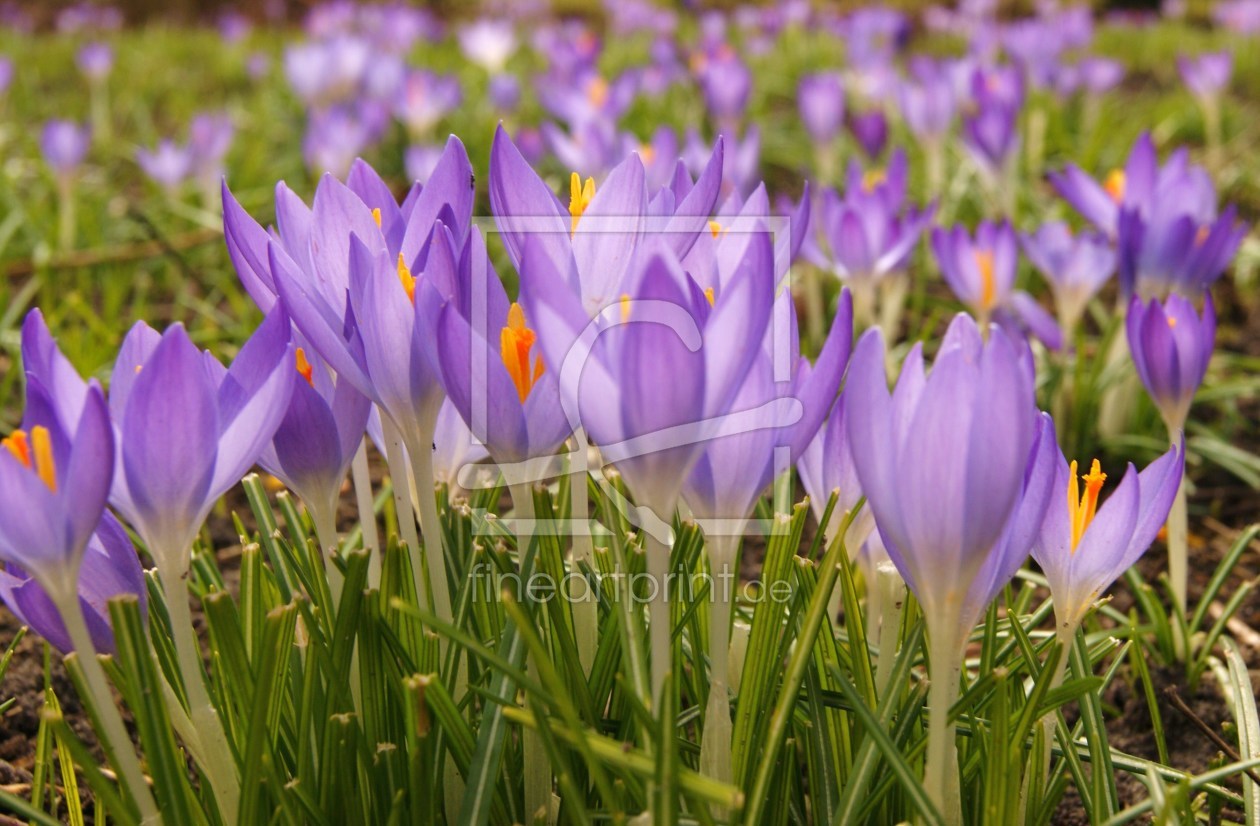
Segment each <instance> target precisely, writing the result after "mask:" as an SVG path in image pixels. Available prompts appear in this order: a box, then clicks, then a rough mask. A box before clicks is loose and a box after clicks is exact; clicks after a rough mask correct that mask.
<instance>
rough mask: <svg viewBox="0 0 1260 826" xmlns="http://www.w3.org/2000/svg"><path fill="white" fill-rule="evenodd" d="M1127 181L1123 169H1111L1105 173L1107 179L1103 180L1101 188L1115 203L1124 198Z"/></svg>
mask: <svg viewBox="0 0 1260 826" xmlns="http://www.w3.org/2000/svg"><path fill="white" fill-rule="evenodd" d="M1126 183H1127V179H1126V178H1125V174H1124V170H1123V169H1113V170H1111V172H1109V173H1108V174H1107V180H1105V181H1103V189H1104V190H1106V192H1107V194H1108V195H1110V196H1111V200H1113V201H1115V202H1116V203H1117V204H1118V203H1120V202H1121V201H1123V200H1124V188H1125V184H1126Z"/></svg>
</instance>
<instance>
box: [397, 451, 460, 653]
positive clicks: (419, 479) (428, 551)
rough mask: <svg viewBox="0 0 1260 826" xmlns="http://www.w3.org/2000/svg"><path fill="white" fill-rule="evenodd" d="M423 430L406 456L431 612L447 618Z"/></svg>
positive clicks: (447, 590) (447, 592)
mask: <svg viewBox="0 0 1260 826" xmlns="http://www.w3.org/2000/svg"><path fill="white" fill-rule="evenodd" d="M423 430H424V432H423V433H421V434H420V435H419V438H417V439H414V440H412V442H414V444H413V443H408V445H407V455H408V458H410V460H411V471H412V476H413V478H414V480H415V486H416V497H417V498H418V499H419V500H420V501H419V506H420V507H419V511H420V533H421V534H422V535H423V536H424V560H425V563H426V564H427V565H428V568H429V587H430V588H431V589H432V591H433V613H435V614H437V615H438V616H439V617H441V618H442V619H444V620H447V621H450V620H453V619H454V618H455V613H454V611H453V610H452V609H451V587H450V583H449V580H448V579H447V576H446V548H445V545H446V540H445V538H444V536H443V533H442V522H441V520H440V519H439V518H438V509H437V497H436V495H435V493H434V489H435V487H436V480H435V479H434V478H433V428H432V427H427V428H423ZM439 644H440V646H441V650H442V654H443V656H445V654H446V639H445V638H442V639H441V641H440V643H439Z"/></svg>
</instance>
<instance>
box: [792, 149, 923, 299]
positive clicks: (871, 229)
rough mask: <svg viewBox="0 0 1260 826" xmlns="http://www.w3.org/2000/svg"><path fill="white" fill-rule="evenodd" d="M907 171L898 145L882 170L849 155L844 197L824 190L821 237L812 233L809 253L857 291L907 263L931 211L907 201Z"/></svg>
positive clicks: (807, 245)
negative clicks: (870, 169)
mask: <svg viewBox="0 0 1260 826" xmlns="http://www.w3.org/2000/svg"><path fill="white" fill-rule="evenodd" d="M906 173H907V164H906V156H905V153H904V152H902V151H900V150H898V151H897V152H894V153H893V156H892V158H891V160H890V161H889V164H888V167H887V170H886V171H883V172H879V171H873V172H864V171H863V170H862V167H861V165H860V164H858V163H857V161H856V160H854V161H851V162H850V164H849V171H848V176H847V186H846V189H845V194H844V197H843V198H841V197H840V195H838V194H837V193H836V192H835V191H834V190H830V189H828V190H824V191H823V195H822V209H821V210H820V211H819V215H818V222H817V227H818V233H817V235H818V237H819V239H818V240H819V241H821V242H822V243H821V244H819V243H817V242H815V241H814V240H813V239H810V241H809V242H807V244H806V247H805V254H806V257H807V258H808V259H809V260H811V261H812V262H813V263H814V264H815V265H817V266H819V267H823V268H825V269H829V270H831V271H832V272H834V273H835V274H836V275H837V276H839V277H840V278H841V279H843V280H844V281H846V282H847V283H849V284H850V285H852V286H854V288H855V289H856V290H859V291H861V290H864V289H866V288H868V287H869V286H871V285H873V284H874V282H876V281H878V280H879V279H881V278H883V277H884V276H886V275H888V274H890V273H894V272H898V271H900V270H902V269H904V268H905V266H906V262H907V260H908V259H909V257H910V254H911V253H912V252H913V251H914V246H915V244H917V243H918V242H919V238H920V237H921V236H922V234H923V231H924V230H925V229H926V228H927V226H928V224H929V223H930V222H931V220H932V214H933V208H932V207H929V208H927V209H924V210H916V209H913V208H907V207H906V206H905V198H906Z"/></svg>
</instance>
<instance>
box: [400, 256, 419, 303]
mask: <svg viewBox="0 0 1260 826" xmlns="http://www.w3.org/2000/svg"><path fill="white" fill-rule="evenodd" d="M398 280H399V281H401V282H402V285H403V289H404V290H406V291H407V300H408V301H410V302H411V303H413V304H414V303H415V301H416V279H415V277H414V276H413V275H412V274H411V270H410V269H409V268H408V267H407V262H406V261H405V260H403V256H402V253H401V252H400V253H398Z"/></svg>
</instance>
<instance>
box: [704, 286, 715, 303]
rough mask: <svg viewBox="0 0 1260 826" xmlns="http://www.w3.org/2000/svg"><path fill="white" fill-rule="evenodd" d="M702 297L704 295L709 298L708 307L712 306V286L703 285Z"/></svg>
mask: <svg viewBox="0 0 1260 826" xmlns="http://www.w3.org/2000/svg"><path fill="white" fill-rule="evenodd" d="M704 297H705V298H707V299H708V300H709V306H710V307H712V306H713V300H714V293H713V288H712V287H705V288H704Z"/></svg>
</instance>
